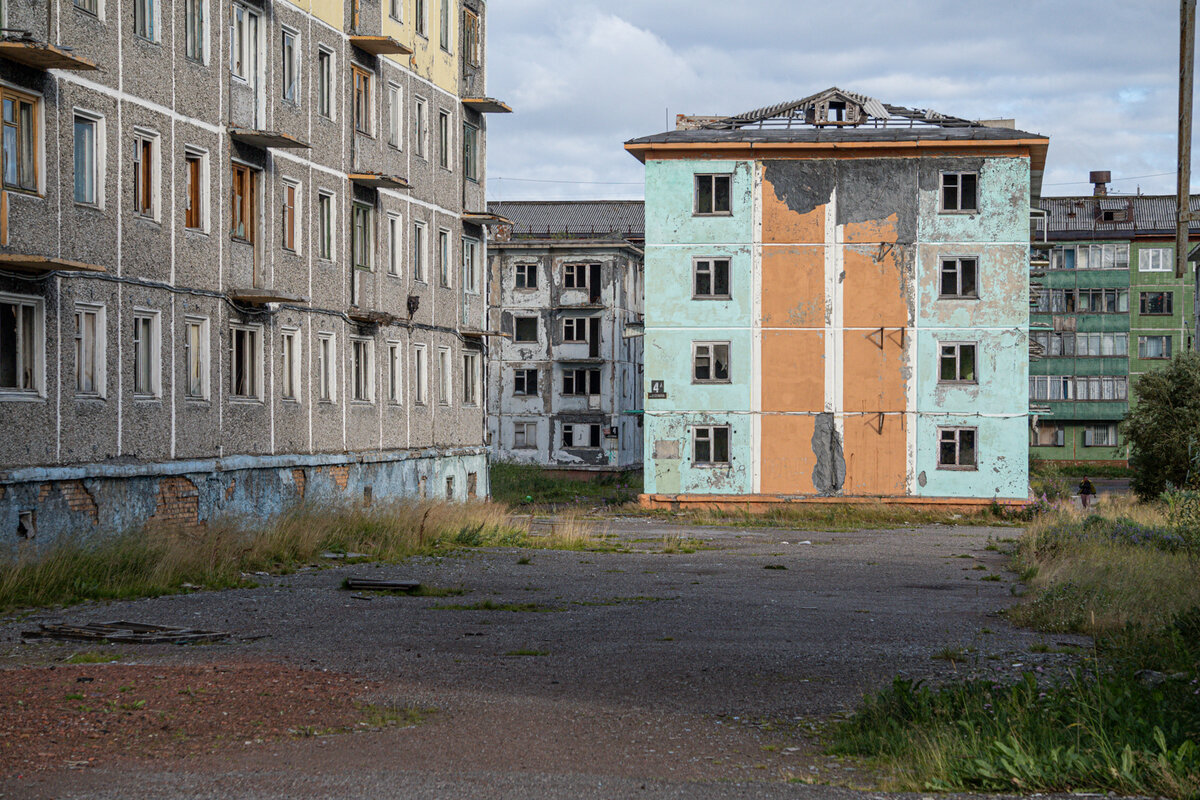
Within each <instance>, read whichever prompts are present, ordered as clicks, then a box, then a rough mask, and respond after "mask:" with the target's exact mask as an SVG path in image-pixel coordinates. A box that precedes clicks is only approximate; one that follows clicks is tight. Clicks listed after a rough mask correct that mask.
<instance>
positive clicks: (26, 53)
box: [0, 39, 99, 72]
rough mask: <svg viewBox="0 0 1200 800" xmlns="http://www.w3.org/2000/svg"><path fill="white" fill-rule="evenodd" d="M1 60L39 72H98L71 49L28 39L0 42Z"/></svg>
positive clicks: (90, 63) (95, 67)
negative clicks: (49, 70)
mask: <svg viewBox="0 0 1200 800" xmlns="http://www.w3.org/2000/svg"><path fill="white" fill-rule="evenodd" d="M0 58H4V59H7V60H9V61H15V62H17V63H18V64H24V65H25V66H27V67H32V68H33V69H38V70H42V71H45V70H48V69H68V70H74V71H76V72H85V71H94V70H98V69H99V67H97V66H96V65H95V64H94V63H92V62H91V61H89V60H88V59H86V58H80V57H79V56H77V55H75V54H74V53H72V52H71V51H70V49H69V48H62V47H55V46H54V45H52V44H47V43H46V42H35V41H32V40H27V39H5V40H3V41H0Z"/></svg>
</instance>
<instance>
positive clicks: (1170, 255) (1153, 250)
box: [1138, 246, 1175, 273]
mask: <svg viewBox="0 0 1200 800" xmlns="http://www.w3.org/2000/svg"><path fill="white" fill-rule="evenodd" d="M1156 261H1157V262H1158V264H1159V266H1154V264H1153V263H1152V262H1156ZM1148 262H1150V263H1148ZM1174 271H1175V248H1174V247H1171V246H1163V247H1142V248H1139V249H1138V272H1150V273H1154V272H1174Z"/></svg>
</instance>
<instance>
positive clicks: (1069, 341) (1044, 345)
mask: <svg viewBox="0 0 1200 800" xmlns="http://www.w3.org/2000/svg"><path fill="white" fill-rule="evenodd" d="M1029 338H1030V339H1032V340H1033V341H1034V342H1035V343H1036V344H1037V345H1038V346H1039V347H1040V348H1041V349H1042V352H1041V355H1044V356H1073V355H1075V334H1073V333H1050V332H1041V333H1038V332H1036V331H1035V332H1033V333H1031V334H1030V335H1029Z"/></svg>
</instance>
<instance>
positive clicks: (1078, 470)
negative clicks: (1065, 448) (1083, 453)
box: [1029, 458, 1133, 483]
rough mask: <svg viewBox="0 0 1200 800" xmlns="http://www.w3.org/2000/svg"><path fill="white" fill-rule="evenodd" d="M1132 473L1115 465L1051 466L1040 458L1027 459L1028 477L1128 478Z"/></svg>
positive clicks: (1127, 468) (1126, 468)
mask: <svg viewBox="0 0 1200 800" xmlns="http://www.w3.org/2000/svg"><path fill="white" fill-rule="evenodd" d="M1132 475H1133V473H1132V472H1131V471H1130V469H1129V467H1122V466H1119V465H1116V464H1053V463H1051V462H1049V461H1044V460H1043V459H1040V458H1031V459H1029V477H1030V478H1031V479H1033V478H1042V477H1047V476H1053V477H1060V478H1075V479H1076V481H1074V482H1076V483H1077V482H1078V479H1080V478H1128V477H1131V476H1132Z"/></svg>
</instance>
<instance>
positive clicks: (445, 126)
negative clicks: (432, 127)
mask: <svg viewBox="0 0 1200 800" xmlns="http://www.w3.org/2000/svg"><path fill="white" fill-rule="evenodd" d="M437 125H438V128H437V133H438V154H437V155H438V166H439V167H441V168H442V169H444V170H446V171H447V172H453V171H454V160H453V159H452V158H450V153H451V152H453V150H454V133H453V132H452V131H451V130H450V112H449V111H447V110H446V109H444V108H439V109H438V121H437Z"/></svg>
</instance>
